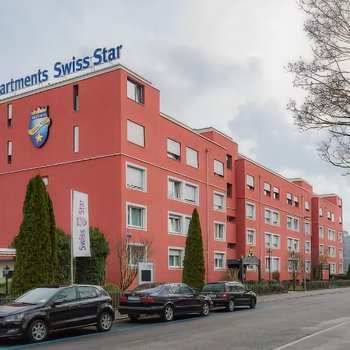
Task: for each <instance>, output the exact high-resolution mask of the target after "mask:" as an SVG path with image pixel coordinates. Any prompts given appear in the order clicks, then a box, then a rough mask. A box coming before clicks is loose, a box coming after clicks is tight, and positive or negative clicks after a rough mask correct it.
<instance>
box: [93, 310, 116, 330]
mask: <svg viewBox="0 0 350 350" xmlns="http://www.w3.org/2000/svg"><path fill="white" fill-rule="evenodd" d="M112 325H113V316H112V315H111V313H110V312H108V311H104V312H102V313H101V314H100V316H99V317H98V321H97V329H98V330H99V331H100V332H107V331H109V330H110V329H111V328H112Z"/></svg>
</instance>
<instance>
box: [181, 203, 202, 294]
mask: <svg viewBox="0 0 350 350" xmlns="http://www.w3.org/2000/svg"><path fill="white" fill-rule="evenodd" d="M183 265H184V268H183V272H182V281H183V282H184V283H187V284H188V285H189V286H191V287H192V288H194V289H195V290H197V291H201V290H202V288H203V285H204V278H205V268H204V255H203V240H202V230H201V224H200V221H199V215H198V211H197V209H194V210H193V213H192V218H191V221H190V225H189V228H188V234H187V239H186V248H185V258H184V262H183Z"/></svg>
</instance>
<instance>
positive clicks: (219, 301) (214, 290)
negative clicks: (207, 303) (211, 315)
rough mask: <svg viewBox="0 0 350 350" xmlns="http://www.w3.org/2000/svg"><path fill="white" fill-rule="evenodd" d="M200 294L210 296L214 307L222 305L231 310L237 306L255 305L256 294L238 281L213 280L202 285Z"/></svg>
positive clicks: (252, 307)
mask: <svg viewBox="0 0 350 350" xmlns="http://www.w3.org/2000/svg"><path fill="white" fill-rule="evenodd" d="M202 294H203V295H206V296H208V297H210V299H211V300H212V302H213V306H214V307H224V308H226V310H227V311H233V310H234V309H235V307H237V306H249V307H250V308H251V309H254V308H255V305H256V294H255V293H254V292H253V291H251V290H249V289H247V288H246V286H244V285H243V284H242V283H240V282H236V281H230V282H214V283H207V284H206V285H204V287H203V290H202Z"/></svg>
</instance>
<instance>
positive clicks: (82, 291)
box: [78, 286, 98, 299]
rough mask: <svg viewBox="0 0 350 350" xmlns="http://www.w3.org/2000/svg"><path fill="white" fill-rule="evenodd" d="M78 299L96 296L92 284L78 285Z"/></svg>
mask: <svg viewBox="0 0 350 350" xmlns="http://www.w3.org/2000/svg"><path fill="white" fill-rule="evenodd" d="M78 293H79V298H80V299H90V298H95V297H97V296H98V294H97V290H96V288H95V287H93V286H78Z"/></svg>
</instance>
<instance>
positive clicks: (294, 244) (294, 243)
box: [287, 238, 299, 252]
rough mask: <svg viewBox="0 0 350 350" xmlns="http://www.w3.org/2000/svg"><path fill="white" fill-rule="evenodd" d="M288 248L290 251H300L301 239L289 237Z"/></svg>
mask: <svg viewBox="0 0 350 350" xmlns="http://www.w3.org/2000/svg"><path fill="white" fill-rule="evenodd" d="M287 249H288V251H290V252H298V251H299V239H296V238H287Z"/></svg>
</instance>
